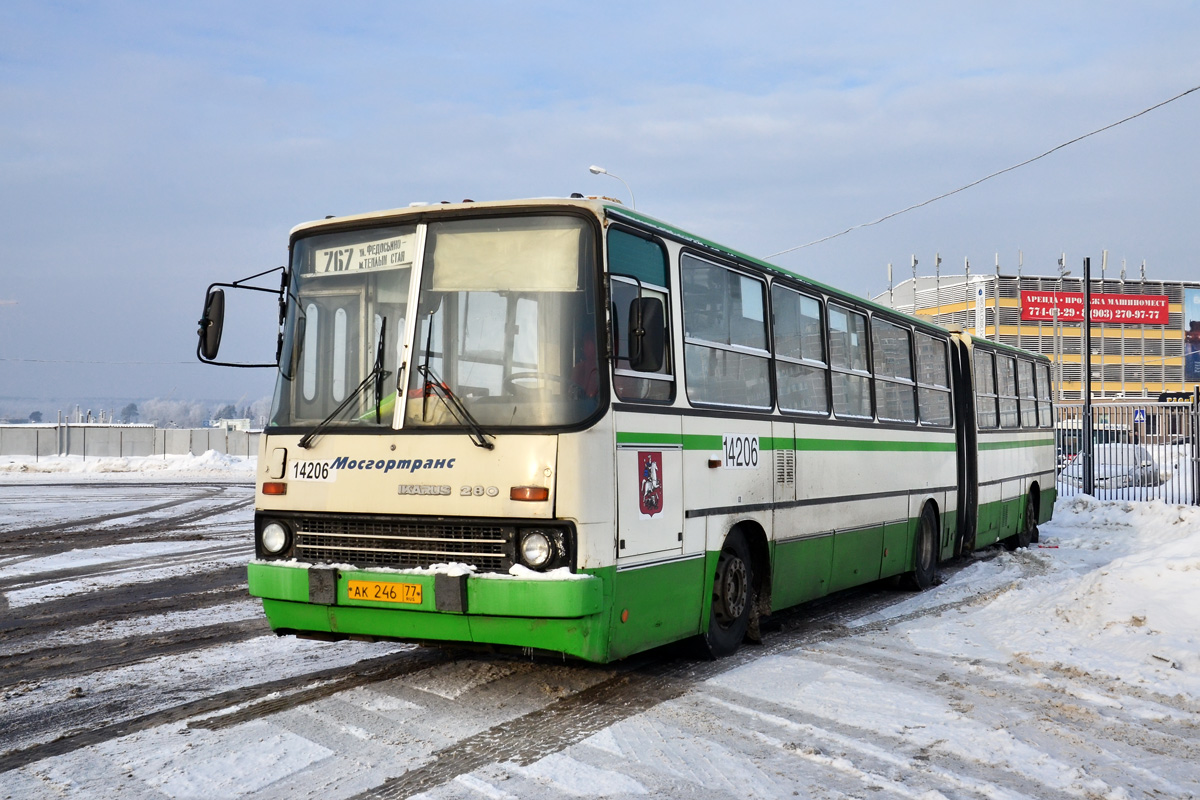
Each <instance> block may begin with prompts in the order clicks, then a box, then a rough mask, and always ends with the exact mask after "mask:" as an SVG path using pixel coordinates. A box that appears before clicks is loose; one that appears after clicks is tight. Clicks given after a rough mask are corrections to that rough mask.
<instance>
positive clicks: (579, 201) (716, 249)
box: [289, 196, 1048, 360]
mask: <svg viewBox="0 0 1200 800" xmlns="http://www.w3.org/2000/svg"><path fill="white" fill-rule="evenodd" d="M555 206H558V207H574V208H582V209H587V210H588V211H590V212H591V213H593V214H595V215H597V216H607V217H608V218H610V219H615V220H622V221H626V222H630V223H634V224H638V225H641V226H643V227H650V228H654V229H656V230H658V231H660V232H661V233H664V234H667V235H669V236H671V237H673V238H676V239H679V240H681V241H684V242H689V243H691V244H694V245H696V246H698V247H700V248H701V249H704V250H708V251H710V252H713V253H716V254H718V255H725V256H728V257H732V258H734V259H736V260H739V261H742V262H745V263H747V264H750V265H753V266H754V267H756V268H758V269H761V270H764V271H766V272H769V273H773V274H776V275H780V276H783V277H787V278H792V279H795V280H798V281H801V282H804V283H807V284H809V285H811V286H814V287H816V288H818V289H821V290H823V291H825V292H827V293H829V294H831V295H833V296H835V297H843V298H847V299H848V300H851V301H853V302H854V303H855V304H856V305H860V306H867V307H869V308H872V309H875V310H876V311H881V312H884V313H886V314H888V315H892V316H898V317H903V318H904V319H907V320H909V321H910V322H912V323H913V324H915V325H916V326H917V327H920V328H922V329H924V330H926V331H928V332H930V333H937V334H939V335H942V336H947V337H949V336H953V335H954V334H955V332H954V331H949V330H947V329H946V328H943V327H942V326H940V325H938V324H936V323H934V322H930V321H929V320H925V319H922V318H920V317H917V316H914V315H912V314H906V313H904V312H902V311H897V310H896V309H894V308H890V307H888V306H885V305H883V304H882V303H877V302H875V301H874V300H871V299H869V298H866V297H858V296H857V295H852V294H850V293H849V292H847V291H845V290H843V289H838V288H836V287H834V286H830V285H828V284H826V283H823V282H821V281H818V280H814V279H813V278H810V277H808V276H806V275H801V274H799V273H796V272H792V271H790V270H787V269H784V268H783V267H780V266H778V265H776V264H772V263H770V262H768V261H765V260H763V259H761V258H758V257H756V256H752V255H749V254H747V253H743V252H741V251H739V250H735V249H733V248H732V247H728V246H726V245H722V244H718V243H717V242H714V241H712V240H710V239H705V238H704V237H702V236H698V235H696V234H694V233H691V232H689V231H685V230H684V229H682V228H679V227H676V226H674V225H672V224H670V223H668V222H664V221H662V220H660V219H657V218H655V217H651V216H650V215H648V214H643V213H642V212H640V211H637V210H636V209H632V208H629V207H627V206H625V205H623V204H622V203H621V201H619V200H615V199H613V198H610V197H602V196H591V197H569V198H568V197H533V198H526V199H523V200H489V201H483V202H478V203H476V202H474V201H472V200H464V201H463V202H461V203H446V202H442V203H414V204H412V205H409V206H408V207H405V208H393V209H387V210H383V211H371V212H368V213H365V214H351V215H347V216H344V217H337V216H331V217H326V218H325V219H321V220H313V221H311V222H304V223H301V224H299V225H296V226H295V227H294V228H292V230H291V231H290V232H289V236H290V237H295V236H296V235H297V234H299V233H304V232H311V231H315V230H319V229H321V228H325V227H332V228H338V227H343V226H346V225H354V224H356V223H369V222H381V221H384V220H388V219H391V220H396V221H397V222H400V221H409V220H411V221H412V222H417V221H419V220H427V219H429V218H431V217H433V216H440V215H443V214H454V213H459V212H462V211H476V212H478V211H485V210H492V209H497V210H506V211H507V210H512V211H516V210H522V209H528V210H533V209H538V208H552V207H555ZM962 335H964V336H965V335H966V334H962ZM970 338H971V340H972V344H974V343H976V342H978V343H980V344H986V345H988V346H989V347H997V348H1001V349H1005V350H1009V351H1012V352H1013V353H1020V354H1022V355H1026V356H1035V357H1037V358H1039V359H1043V360H1048V359H1046V357H1045V356H1039V355H1038V354H1036V353H1030V352H1029V351H1027V350H1022V349H1020V348H1017V347H1012V346H1011V345H1005V344H1001V343H999V342H993V341H990V340H988V339H981V338H980V337H977V336H971V337H970Z"/></svg>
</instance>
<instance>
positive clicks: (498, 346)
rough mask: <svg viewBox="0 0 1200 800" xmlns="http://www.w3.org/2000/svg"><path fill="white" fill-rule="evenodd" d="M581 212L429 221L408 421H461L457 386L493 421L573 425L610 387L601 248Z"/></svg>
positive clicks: (472, 407) (480, 415)
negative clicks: (447, 395) (598, 271)
mask: <svg viewBox="0 0 1200 800" xmlns="http://www.w3.org/2000/svg"><path fill="white" fill-rule="evenodd" d="M592 241H593V237H592V236H591V235H590V231H589V228H588V227H587V225H586V224H585V223H584V222H583V221H582V220H581V219H578V218H576V217H568V216H538V217H505V218H499V219H495V218H489V219H467V220H456V221H451V222H439V223H433V224H430V225H429V229H428V232H427V238H426V246H425V262H424V268H423V271H422V280H421V289H420V302H419V304H418V307H417V325H416V329H417V330H416V342H415V346H414V347H413V356H412V361H413V363H412V364H411V365H410V366H411V368H410V370H409V374H408V388H409V393H408V405H407V407H406V411H405V415H404V416H405V419H404V427H405V428H409V427H428V426H444V425H451V426H454V425H460V424H461V420H459V419H457V417H456V415H455V414H454V413H453V411H452V409H451V408H449V405H448V404H447V403H446V402H444V401H443V400H442V399H441V398H440V397H439V396H438V393H437V392H435V391H433V386H427V384H433V385H435V386H436V385H441V386H444V387H446V388H448V389H449V390H450V391H451V392H452V393H453V394H454V395H457V396H458V398H459V399H460V400H461V402H462V404H463V406H464V407H465V408H466V410H467V411H468V412H469V413H470V414H471V416H473V417H474V419H475V420H477V421H478V423H479V426H480V427H482V428H483V429H485V430H487V431H489V432H490V431H493V430H495V429H496V428H500V427H510V426H516V427H524V426H567V425H573V424H576V423H579V422H582V421H583V420H585V419H587V418H588V417H590V416H591V415H592V414H593V413H594V412H595V410H596V408H597V404H598V403H599V394H600V391H599V390H600V363H599V356H598V352H599V348H598V347H597V342H596V330H597V325H596V299H595V291H594V281H595V278H594V276H595V255H594V248H593V244H592Z"/></svg>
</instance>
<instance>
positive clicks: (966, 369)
mask: <svg viewBox="0 0 1200 800" xmlns="http://www.w3.org/2000/svg"><path fill="white" fill-rule="evenodd" d="M950 342H951V348H950V370H951V379H952V380H953V381H954V420H955V426H954V444H955V450H956V451H957V459H958V542H957V543H956V547H955V553H967V552H970V551H971V550H973V549H974V548H975V534H976V527H977V523H978V520H979V488H978V487H979V459H978V452H977V447H978V438H979V437H978V435H977V433H976V430H975V386H974V382H973V381H972V380H971V349H970V348H969V347H968V346H967V345H966V343H965V342H963V341H962V340H961V339H958V338H952V339H951V340H950Z"/></svg>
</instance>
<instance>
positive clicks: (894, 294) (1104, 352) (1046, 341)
mask: <svg viewBox="0 0 1200 800" xmlns="http://www.w3.org/2000/svg"><path fill="white" fill-rule="evenodd" d="M1091 289H1092V309H1093V321H1092V346H1091V350H1092V396H1093V397H1094V398H1102V397H1149V398H1157V397H1158V396H1159V395H1161V394H1163V393H1168V392H1187V391H1196V390H1198V389H1200V282H1195V281H1187V282H1184V281H1150V280H1147V281H1142V280H1124V281H1121V280H1098V279H1096V278H1095V277H1094V276H1093V279H1092V287H1091ZM1082 293H1083V279H1082V278H1076V277H1071V276H1067V277H1064V278H1059V277H1038V276H1027V275H1023V276H1020V277H1019V278H1018V277H1017V276H1012V275H995V274H991V275H988V274H984V275H970V276H966V275H943V276H941V277H940V278H937V277H918V278H915V279H909V280H906V281H904V282H902V283H900V284H899V285H897V286H895V287H894V288H893V289H892V290H891V291H890V292H888V293H884V294H882V295H880V296H879V297H876V298H875V300H876V302H879V303H883V304H884V305H890V306H892V307H893V308H896V309H897V310H899V311H905V312H907V313H910V314H916V315H917V316H919V317H926V318H929V319H932V320H933V321H935V322H937V323H938V324H940V325H942V326H945V327H948V328H950V327H959V328H962V329H963V330H967V331H971V332H972V333H974V334H976V335H977V336H982V337H985V338H987V339H991V340H993V341H999V342H1001V343H1003V344H1009V345H1013V346H1016V347H1020V348H1023V349H1025V350H1030V351H1033V352H1035V353H1044V354H1045V355H1047V356H1050V357H1051V358H1052V359H1053V360H1054V363H1055V365H1056V366H1055V375H1054V379H1055V382H1056V387H1055V388H1056V397H1057V399H1059V400H1064V401H1068V402H1069V401H1072V400H1082V399H1083V358H1082V352H1083V350H1082V341H1083V325H1082V307H1083V306H1082ZM1101 296H1105V297H1101ZM1098 308H1104V309H1106V310H1105V311H1103V312H1102V311H1099V310H1098ZM1101 316H1105V317H1107V318H1108V319H1107V321H1099V318H1100V317H1101ZM1115 320H1151V322H1150V323H1148V324H1147V323H1145V322H1137V321H1133V322H1131V321H1115ZM1189 333H1190V336H1189V335H1188V334H1189Z"/></svg>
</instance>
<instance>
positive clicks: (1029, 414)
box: [1017, 359, 1038, 428]
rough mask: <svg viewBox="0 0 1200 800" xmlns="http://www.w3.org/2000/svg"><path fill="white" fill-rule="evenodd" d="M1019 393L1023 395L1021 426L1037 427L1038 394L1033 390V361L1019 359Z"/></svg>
mask: <svg viewBox="0 0 1200 800" xmlns="http://www.w3.org/2000/svg"><path fill="white" fill-rule="evenodd" d="M1017 393H1018V394H1019V395H1020V396H1021V398H1020V399H1021V427H1022V428H1036V427H1037V424H1038V414H1037V395H1036V394H1035V393H1034V390H1033V362H1031V361H1025V360H1024V359H1021V360H1019V361H1017Z"/></svg>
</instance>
